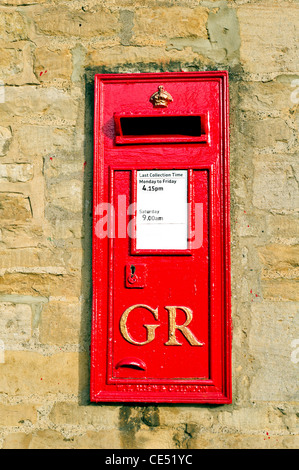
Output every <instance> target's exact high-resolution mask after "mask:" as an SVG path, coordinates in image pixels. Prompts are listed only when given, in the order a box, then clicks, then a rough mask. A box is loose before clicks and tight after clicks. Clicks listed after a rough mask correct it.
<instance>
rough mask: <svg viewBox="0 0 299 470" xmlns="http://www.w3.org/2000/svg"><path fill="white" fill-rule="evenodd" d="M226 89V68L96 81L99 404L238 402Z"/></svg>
mask: <svg viewBox="0 0 299 470" xmlns="http://www.w3.org/2000/svg"><path fill="white" fill-rule="evenodd" d="M160 83H163V85H164V87H165V88H163V87H162V86H160V85H159V84H160ZM155 89H156V90H157V89H159V91H160V90H161V89H166V90H167V92H169V93H168V95H169V96H170V97H171V99H173V105H172V108H170V107H169V109H168V108H165V109H159V107H157V109H156V108H155V107H153V105H152V103H151V102H150V99H149V98H150V97H151V95H152V93H153V91H155ZM144 97H147V99H145V98H144ZM227 97H228V95H227V73H226V72H209V73H208V72H206V73H204V72H201V73H200V72H198V73H190V74H189V73H188V74H187V73H176V74H169V73H163V74H124V75H121V74H120V75H113V74H112V75H101V76H97V77H96V90H95V170H94V171H95V174H94V230H93V233H94V236H93V318H92V345H91V400H92V401H102V402H105V401H106V402H109V401H111V402H112V401H122V402H126V401H127V402H156V403H158V402H181V403H229V402H230V401H231V390H230V387H231V384H230V311H229V310H230V300H229V295H230V293H229V275H230V274H229V211H228V203H229V190H228V181H229V180H228V129H227V122H228V121H227V112H228V111H227V102H228V101H227ZM187 98H188V99H187Z"/></svg>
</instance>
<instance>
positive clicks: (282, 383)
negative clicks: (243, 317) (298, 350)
mask: <svg viewBox="0 0 299 470" xmlns="http://www.w3.org/2000/svg"><path fill="white" fill-rule="evenodd" d="M298 307H299V304H298V303H297V304H295V303H291V302H279V303H275V302H274V303H269V302H267V303H266V302H264V303H259V304H258V303H255V304H253V305H252V309H251V311H252V316H251V329H250V336H249V345H250V349H251V351H252V354H253V356H254V361H255V362H256V372H255V374H254V377H252V383H251V387H250V391H251V398H252V400H253V401H254V402H261V401H265V402H271V401H280V402H296V401H297V400H298V398H299V397H298V386H297V382H298V375H297V374H298V370H297V365H296V364H294V363H293V362H292V361H291V354H292V346H291V342H292V340H293V339H296V338H297V336H298V331H299V330H298V327H299V317H298ZM286 370H287V371H288V379H287V380H285V371H286Z"/></svg>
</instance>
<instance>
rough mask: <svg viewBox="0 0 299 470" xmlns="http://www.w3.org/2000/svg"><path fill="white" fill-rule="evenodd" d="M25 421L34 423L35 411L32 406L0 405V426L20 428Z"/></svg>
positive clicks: (23, 404)
mask: <svg viewBox="0 0 299 470" xmlns="http://www.w3.org/2000/svg"><path fill="white" fill-rule="evenodd" d="M25 421H30V422H31V423H32V424H34V423H36V421H37V410H36V407H35V406H34V405H29V404H26V403H21V404H19V405H3V404H0V426H20V424H22V423H24V422H25Z"/></svg>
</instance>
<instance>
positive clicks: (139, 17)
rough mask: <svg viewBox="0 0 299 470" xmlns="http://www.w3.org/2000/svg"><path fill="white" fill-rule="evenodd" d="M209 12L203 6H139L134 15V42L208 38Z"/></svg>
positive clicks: (144, 42)
mask: <svg viewBox="0 0 299 470" xmlns="http://www.w3.org/2000/svg"><path fill="white" fill-rule="evenodd" d="M208 13H209V11H208V9H207V8H203V7H197V8H186V7H182V6H171V7H169V8H163V7H154V8H151V9H149V8H139V9H137V10H136V12H135V16H134V27H133V42H134V43H137V44H139V45H140V44H144V45H149V44H155V43H157V38H177V37H200V38H207V28H206V23H207V19H208ZM160 41H161V39H160ZM158 43H159V41H158Z"/></svg>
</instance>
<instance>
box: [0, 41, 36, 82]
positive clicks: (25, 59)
mask: <svg viewBox="0 0 299 470" xmlns="http://www.w3.org/2000/svg"><path fill="white" fill-rule="evenodd" d="M32 50H33V46H32V44H31V43H30V42H28V41H15V42H12V43H9V45H8V46H6V47H3V48H1V46H0V65H1V70H0V79H1V80H2V81H3V83H5V84H7V85H25V84H37V83H39V82H38V80H37V79H36V77H35V75H34V73H33V56H32Z"/></svg>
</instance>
